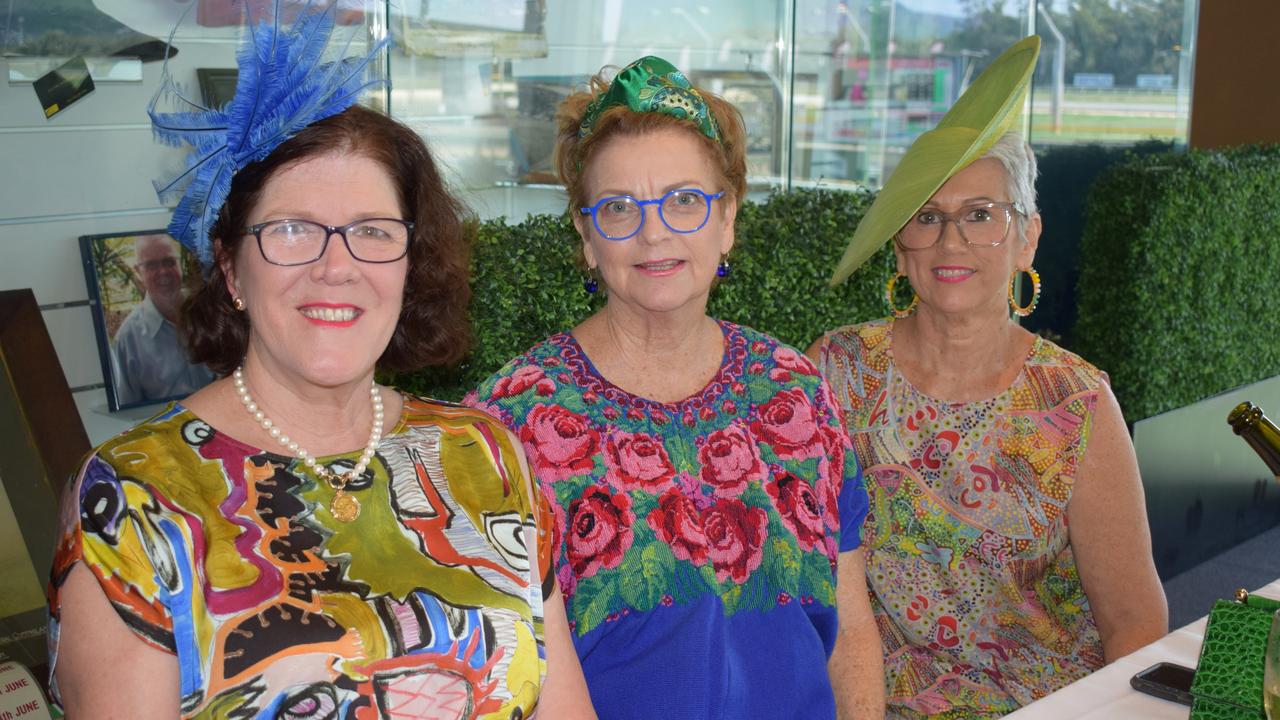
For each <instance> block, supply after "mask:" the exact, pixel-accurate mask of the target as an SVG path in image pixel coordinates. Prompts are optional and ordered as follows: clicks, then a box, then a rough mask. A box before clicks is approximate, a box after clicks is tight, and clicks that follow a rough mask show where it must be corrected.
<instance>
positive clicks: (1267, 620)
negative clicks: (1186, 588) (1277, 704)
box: [1191, 590, 1280, 720]
mask: <svg viewBox="0 0 1280 720" xmlns="http://www.w3.org/2000/svg"><path fill="white" fill-rule="evenodd" d="M1277 610H1280V601H1277V600H1271V599H1268V598H1264V597H1257V596H1252V595H1250V594H1249V593H1248V592H1246V591H1245V590H1237V591H1236V599H1235V602H1229V601H1227V600H1219V601H1217V602H1215V603H1214V604H1213V609H1212V610H1210V611H1209V625H1208V627H1206V628H1205V632H1204V644H1203V645H1202V646H1200V662H1199V663H1198V664H1197V665H1196V674H1195V679H1194V680H1192V681H1191V696H1192V705H1191V720H1254V719H1255V718H1256V719H1257V720H1263V718H1264V716H1263V710H1262V674H1263V655H1264V654H1265V653H1266V649H1267V634H1268V633H1269V632H1270V631H1271V619H1272V618H1273V617H1274V616H1275V614H1276V611H1277Z"/></svg>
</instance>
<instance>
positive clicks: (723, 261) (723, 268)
mask: <svg viewBox="0 0 1280 720" xmlns="http://www.w3.org/2000/svg"><path fill="white" fill-rule="evenodd" d="M716 277H718V278H721V279H724V278H727V277H729V259H728V258H720V264H719V265H717V266H716Z"/></svg>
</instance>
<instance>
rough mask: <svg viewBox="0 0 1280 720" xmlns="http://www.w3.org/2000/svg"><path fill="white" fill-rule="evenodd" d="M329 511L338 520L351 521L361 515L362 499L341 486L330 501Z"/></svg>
mask: <svg viewBox="0 0 1280 720" xmlns="http://www.w3.org/2000/svg"><path fill="white" fill-rule="evenodd" d="M329 513H330V514H332V515H333V517H334V519H335V520H337V521H338V522H344V523H349V522H351V521H353V520H355V519H356V518H358V517H360V501H359V500H357V499H355V497H353V496H352V495H349V494H347V493H346V492H345V491H343V490H342V489H341V488H339V489H338V491H337V492H336V493H334V494H333V501H332V502H330V503H329Z"/></svg>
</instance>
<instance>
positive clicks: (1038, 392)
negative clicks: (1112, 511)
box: [820, 320, 1106, 718]
mask: <svg viewBox="0 0 1280 720" xmlns="http://www.w3.org/2000/svg"><path fill="white" fill-rule="evenodd" d="M820 367H821V369H822V370H823V373H824V375H826V377H827V379H828V380H829V381H830V382H831V386H832V389H833V391H834V392H835V394H836V397H837V398H839V400H840V403H841V405H842V406H843V407H844V411H845V422H846V427H847V428H848V430H849V435H850V437H851V438H852V440H853V446H854V451H855V452H856V453H857V456H858V459H859V461H861V462H862V463H863V468H864V471H865V472H866V475H867V490H868V493H869V494H870V496H871V512H870V514H869V515H868V516H867V522H866V525H865V526H864V527H863V533H864V542H865V544H866V552H867V575H868V577H867V581H868V583H869V584H870V589H871V594H872V609H873V610H874V612H875V616H876V623H877V625H878V626H879V628H880V634H881V639H882V641H883V643H884V649H885V655H886V659H885V674H886V682H887V684H888V688H887V690H888V693H887V694H888V700H889V715H890V717H925V716H929V717H951V718H976V717H998V716H1001V715H1004V714H1007V713H1009V712H1012V711H1014V710H1016V709H1018V708H1019V707H1021V706H1022V705H1025V704H1027V703H1030V702H1032V701H1034V700H1036V699H1038V698H1040V697H1043V696H1045V695H1047V694H1049V693H1051V692H1053V691H1054V690H1057V689H1058V688H1061V687H1063V686H1064V685H1067V684H1068V683H1071V682H1072V681H1074V680H1077V679H1079V678H1081V677H1083V676H1085V675H1088V674H1089V673H1090V672H1092V671H1094V670H1096V669H1098V668H1099V667H1101V666H1102V664H1103V655H1102V644H1101V641H1100V640H1099V637H1098V632H1097V628H1096V626H1095V625H1094V621H1093V615H1092V614H1091V613H1090V611H1089V601H1088V598H1086V597H1085V594H1084V590H1083V588H1082V587H1081V585H1080V577H1079V574H1078V572H1077V570H1076V562H1075V556H1074V555H1073V554H1072V552H1071V545H1070V544H1069V542H1068V537H1067V515H1066V509H1067V504H1068V502H1070V500H1071V490H1072V485H1073V482H1074V480H1075V476H1076V472H1077V468H1078V466H1079V464H1080V460H1081V458H1082V457H1083V456H1084V451H1085V446H1086V444H1087V441H1088V437H1089V429H1090V426H1091V423H1092V419H1093V411H1094V407H1095V406H1096V404H1097V399H1098V391H1099V388H1100V387H1101V385H1102V383H1104V382H1106V378H1105V376H1104V375H1103V374H1102V373H1101V372H1100V371H1099V370H1097V369H1096V368H1094V367H1093V366H1092V365H1089V364H1088V363H1086V362H1085V361H1084V360H1081V359H1080V358H1079V357H1077V356H1076V355H1073V354H1071V353H1069V352H1067V351H1066V350H1063V349H1062V348H1059V347H1058V346H1056V345H1054V344H1053V343H1050V342H1047V341H1045V340H1041V339H1037V340H1036V343H1035V346H1034V348H1033V349H1032V351H1031V354H1030V356H1029V357H1028V359H1027V360H1026V362H1025V363H1024V365H1023V367H1022V371H1021V373H1020V374H1019V375H1018V377H1017V379H1016V380H1015V381H1014V382H1013V384H1012V385H1011V386H1010V387H1009V388H1008V389H1007V390H1005V391H1004V392H1002V393H1001V394H999V395H998V396H996V397H995V398H992V399H989V400H983V401H979V402H969V403H947V402H942V401H938V400H935V399H933V398H931V397H928V396H926V395H924V394H923V393H921V392H920V391H918V390H916V389H915V388H914V387H913V386H912V385H911V384H910V383H909V382H907V380H906V379H905V378H903V376H902V375H901V373H899V372H898V370H897V368H896V367H895V365H894V362H893V354H892V323H891V322H889V321H886V320H881V321H876V322H872V323H867V324H864V325H857V326H853V327H848V328H844V329H841V330H837V331H835V332H832V333H831V334H829V335H828V336H827V337H826V338H825V342H824V345H823V348H822V355H821V363H820Z"/></svg>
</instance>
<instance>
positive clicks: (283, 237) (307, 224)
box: [244, 218, 413, 265]
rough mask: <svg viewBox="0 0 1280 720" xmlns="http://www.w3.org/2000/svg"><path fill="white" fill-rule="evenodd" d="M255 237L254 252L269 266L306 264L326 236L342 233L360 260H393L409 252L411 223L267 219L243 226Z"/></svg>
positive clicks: (326, 240) (349, 249) (317, 254)
mask: <svg viewBox="0 0 1280 720" xmlns="http://www.w3.org/2000/svg"><path fill="white" fill-rule="evenodd" d="M244 231H245V233H246V234H249V235H253V236H254V237H255V238H257V239H258V252H260V253H262V259H263V260H266V261H267V262H269V263H271V264H272V265H306V264H308V263H313V262H315V261H316V260H319V259H320V258H321V257H323V256H324V251H325V249H326V248H327V247H328V246H329V238H330V237H332V236H333V235H334V234H335V233H336V234H338V235H341V236H342V243H343V244H344V245H346V246H347V252H349V253H351V257H353V258H355V259H356V260H359V261H360V262H367V263H389V262H395V261H396V260H399V259H400V258H402V257H404V256H405V255H407V254H408V253H409V238H410V237H411V236H412V235H413V223H411V222H409V221H408V220H401V219H399V218H363V219H361V220H356V221H355V222H351V223H347V224H346V225H341V226H338V227H334V226H332V225H322V224H321V223H318V222H312V221H310V220H293V219H284V220H268V221H267V222H264V223H258V224H257V225H253V226H250V227H247V228H245V229H244Z"/></svg>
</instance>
